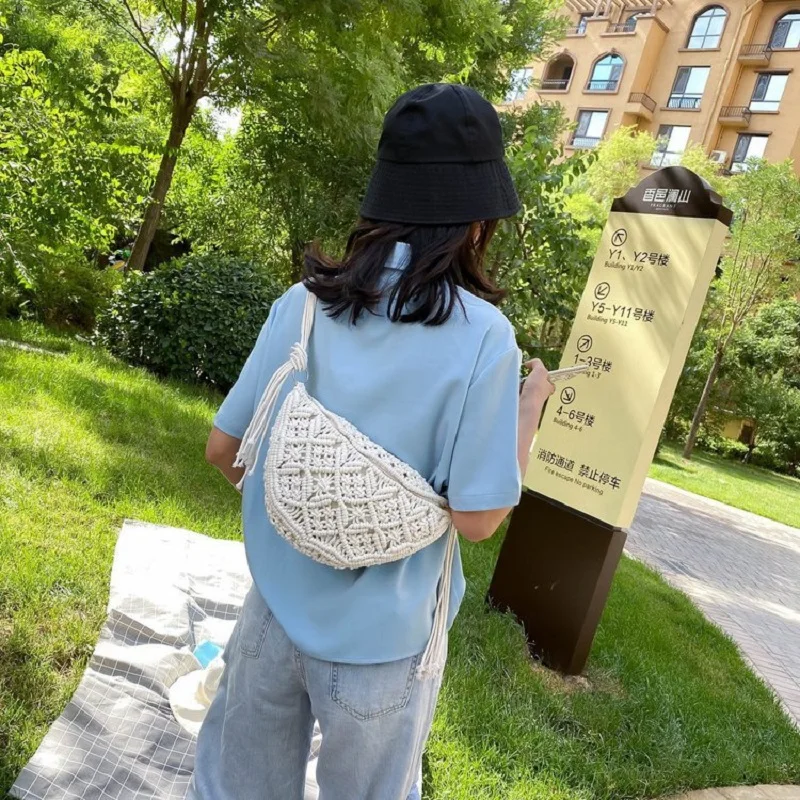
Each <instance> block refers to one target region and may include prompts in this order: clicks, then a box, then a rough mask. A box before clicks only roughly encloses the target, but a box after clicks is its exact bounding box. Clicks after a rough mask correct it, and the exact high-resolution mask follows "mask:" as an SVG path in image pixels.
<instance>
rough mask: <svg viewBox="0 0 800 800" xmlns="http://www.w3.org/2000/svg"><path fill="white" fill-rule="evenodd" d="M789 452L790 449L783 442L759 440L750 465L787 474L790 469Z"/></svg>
mask: <svg viewBox="0 0 800 800" xmlns="http://www.w3.org/2000/svg"><path fill="white" fill-rule="evenodd" d="M787 451H788V448H787V447H786V445H784V444H783V443H782V442H773V441H770V440H769V439H759V440H758V441H757V443H756V446H755V448H754V449H753V454H752V456H750V463H751V464H755V465H756V466H757V467H765V468H766V469H771V470H775V471H777V472H787V471H788V468H789V463H788V461H787Z"/></svg>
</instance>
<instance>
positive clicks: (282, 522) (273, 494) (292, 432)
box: [264, 383, 451, 569]
mask: <svg viewBox="0 0 800 800" xmlns="http://www.w3.org/2000/svg"><path fill="white" fill-rule="evenodd" d="M264 485H265V486H264V488H265V490H266V505H267V511H268V513H269V516H270V519H271V520H272V524H273V525H274V526H275V529H276V530H277V531H278V533H279V534H280V535H281V536H283V538H285V539H287V540H288V541H289V542H290V543H291V544H292V545H293V546H294V547H295V548H296V549H298V550H299V551H300V552H302V553H304V554H305V555H307V556H310V557H311V558H313V559H314V560H315V561H320V562H322V563H323V564H328V565H329V566H332V567H337V568H339V569H355V568H358V567H368V566H374V565H376V564H384V563H387V562H390V561H396V560H398V559H400V558H405V557H406V556H410V555H412V554H413V553H415V552H416V551H417V550H419V549H421V548H422V547H425V546H426V545H429V544H431V543H432V542H434V541H436V540H437V539H438V538H439V537H440V536H442V535H443V534H444V533H445V532H447V530H448V528H449V526H450V521H451V520H450V514H449V511H448V509H447V507H446V506H447V504H446V501H445V500H444V498H442V497H440V496H439V495H438V494H436V492H434V490H433V489H432V488H431V486H430V485H429V484H428V482H427V481H426V480H425V478H424V477H423V476H422V475H420V474H419V473H418V472H417V471H416V470H415V469H413V468H412V467H410V466H409V465H408V464H406V463H404V462H403V461H401V460H400V459H398V458H396V457H395V456H393V455H392V454H391V453H389V452H388V451H386V450H384V449H383V448H382V447H381V446H380V445H378V444H376V443H375V442H373V441H372V440H370V439H369V438H368V437H366V436H365V435H364V434H362V433H361V432H360V431H359V430H358V429H357V428H356V427H355V426H353V425H352V424H351V423H349V422H348V421H347V420H346V419H343V418H342V417H340V416H338V415H336V414H334V413H332V412H330V411H328V410H327V409H326V408H324V406H322V405H321V404H320V403H319V402H317V401H316V400H315V399H314V398H313V397H311V396H310V395H309V394H308V392H307V391H306V389H305V386H304V385H303V384H302V383H297V384H296V385H295V386H294V388H293V389H292V390H291V391H290V392H289V394H288V396H287V397H286V399H285V400H284V402H283V405H282V406H281V409H280V411H279V412H278V416H277V418H276V420H275V425H274V426H273V429H272V435H271V438H270V444H269V451H268V453H267V463H266V469H265V470H264Z"/></svg>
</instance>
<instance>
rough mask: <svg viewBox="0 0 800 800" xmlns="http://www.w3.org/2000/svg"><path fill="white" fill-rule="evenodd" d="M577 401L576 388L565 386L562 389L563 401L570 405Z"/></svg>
mask: <svg viewBox="0 0 800 800" xmlns="http://www.w3.org/2000/svg"><path fill="white" fill-rule="evenodd" d="M574 401H575V390H574V389H573V388H572V387H571V386H565V387H564V388H563V389H562V390H561V402H562V403H563V404H564V405H565V406H568V405H569V404H570V403H572V402H574Z"/></svg>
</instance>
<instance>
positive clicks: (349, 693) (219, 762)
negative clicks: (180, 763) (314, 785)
mask: <svg viewBox="0 0 800 800" xmlns="http://www.w3.org/2000/svg"><path fill="white" fill-rule="evenodd" d="M419 659H420V656H414V657H412V658H407V659H403V660H402V661H392V662H389V663H386V664H371V665H354V664H338V663H333V662H330V661H320V660H318V659H315V658H311V657H309V656H307V655H305V654H303V653H300V652H299V651H298V650H297V649H296V648H295V647H294V645H293V644H292V643H291V642H290V641H289V639H288V637H287V636H286V633H285V632H284V630H283V628H282V627H281V626H280V625H279V624H278V621H277V620H276V619H275V618H274V617H273V615H272V612H271V611H270V610H269V608H268V607H267V605H266V604H265V603H264V600H263V599H262V597H261V594H260V593H259V592H258V590H257V589H256V588H255V587H253V588H252V589H251V590H250V593H249V594H248V595H247V598H246V599H245V602H244V606H243V608H242V613H241V615H240V616H239V620H238V622H237V623H236V627H235V628H234V631H233V634H232V636H231V639H230V641H229V643H228V647H227V648H226V652H225V661H226V667H225V672H224V675H223V677H222V681H221V683H220V687H219V691H218V693H217V695H216V697H215V698H214V701H213V703H212V704H211V708H210V709H209V712H208V716H207V717H206V720H205V722H204V724H203V727H202V729H201V730H200V735H199V737H198V741H197V758H196V765H195V773H194V778H193V780H192V786H191V788H190V790H189V795H188V798H189V800H303V791H304V785H305V774H306V763H307V760H308V756H309V751H310V746H311V737H312V732H313V727H314V720H315V719H317V720H318V721H319V724H320V729H321V731H322V745H321V749H320V753H319V761H318V763H317V781H318V783H319V789H320V794H319V800H406V798H408V800H413V798H418V797H419V793H418V787H417V786H416V785H415V783H416V781H417V776H418V774H419V771H420V765H421V761H422V751H423V748H424V746H425V741H426V740H427V738H428V733H429V731H430V726H431V721H432V719H433V712H434V709H435V707H436V699H437V696H438V693H439V686H440V680H430V679H429V680H419V679H418V678H417V677H416V674H415V671H416V667H417V663H418V661H419Z"/></svg>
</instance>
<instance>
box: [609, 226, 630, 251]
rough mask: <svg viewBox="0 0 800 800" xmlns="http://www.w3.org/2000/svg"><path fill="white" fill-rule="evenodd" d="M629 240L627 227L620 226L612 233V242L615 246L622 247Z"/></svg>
mask: <svg viewBox="0 0 800 800" xmlns="http://www.w3.org/2000/svg"><path fill="white" fill-rule="evenodd" d="M627 241H628V231H626V230H625V228H618V229H617V230H615V231H614V233H612V234H611V244H613V245H614V247H622V245H624V244H625V242H627Z"/></svg>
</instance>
